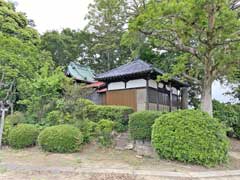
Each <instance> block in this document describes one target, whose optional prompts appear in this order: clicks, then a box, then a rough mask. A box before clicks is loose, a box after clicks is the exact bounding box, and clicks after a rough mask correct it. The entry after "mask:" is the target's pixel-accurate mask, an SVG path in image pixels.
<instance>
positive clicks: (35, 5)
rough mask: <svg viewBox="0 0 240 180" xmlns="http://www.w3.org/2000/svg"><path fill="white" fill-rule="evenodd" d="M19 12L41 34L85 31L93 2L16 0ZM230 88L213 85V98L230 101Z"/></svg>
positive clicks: (217, 84)
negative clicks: (30, 20) (226, 93)
mask: <svg viewBox="0 0 240 180" xmlns="http://www.w3.org/2000/svg"><path fill="white" fill-rule="evenodd" d="M14 2H16V3H17V10H18V11H23V12H25V13H26V14H27V16H28V18H30V19H33V20H34V21H35V24H36V28H37V29H38V31H39V32H40V33H43V32H45V31H47V30H53V29H54V30H61V29H63V28H66V27H69V28H72V29H83V28H84V27H85V25H86V24H87V22H86V21H85V20H84V17H85V15H86V13H87V10H88V5H89V3H91V2H93V0H15V1H14ZM228 90H229V87H226V86H223V85H221V84H220V83H219V82H215V83H214V84H213V98H214V99H217V100H219V101H222V102H228V101H230V99H231V97H229V96H226V95H224V93H225V92H227V91H228Z"/></svg>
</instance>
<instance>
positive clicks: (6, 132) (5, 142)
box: [2, 121, 13, 145]
mask: <svg viewBox="0 0 240 180" xmlns="http://www.w3.org/2000/svg"><path fill="white" fill-rule="evenodd" d="M12 128H13V126H12V124H11V123H10V122H9V121H5V123H4V129H3V135H2V144H3V145H8V136H9V133H10V131H11V129H12Z"/></svg>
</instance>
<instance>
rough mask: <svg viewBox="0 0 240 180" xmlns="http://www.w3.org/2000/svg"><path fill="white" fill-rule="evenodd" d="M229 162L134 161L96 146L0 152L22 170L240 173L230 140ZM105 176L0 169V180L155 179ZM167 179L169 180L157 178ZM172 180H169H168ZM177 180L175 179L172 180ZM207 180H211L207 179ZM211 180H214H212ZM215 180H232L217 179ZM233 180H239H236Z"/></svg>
mask: <svg viewBox="0 0 240 180" xmlns="http://www.w3.org/2000/svg"><path fill="white" fill-rule="evenodd" d="M230 151H231V152H230V162H229V163H228V164H227V165H225V166H219V167H215V168H206V167H202V166H196V165H187V164H184V163H179V162H174V161H167V160H162V159H153V158H147V157H143V158H138V157H136V154H135V152H133V151H118V150H114V149H106V148H100V147H99V146H97V145H96V144H89V145H85V146H84V147H83V148H82V150H81V151H80V152H79V153H73V154H56V153H47V152H43V151H41V150H40V149H39V148H38V147H34V148H27V149H24V150H13V149H11V148H8V147H4V148H3V149H2V150H1V151H0V164H8V165H9V166H11V165H17V166H24V167H27V168H29V167H42V168H51V167H59V168H61V167H63V168H68V167H71V168H73V169H74V168H76V169H77V168H89V169H99V168H109V169H120V170H124V169H125V170H155V171H169V172H207V171H216V170H236V169H239V170H240V141H239V140H235V139H231V150H230ZM108 176H110V175H109V174H106V175H104V174H102V175H89V174H88V175H87V174H79V173H67V172H60V173H59V172H57V173H48V172H46V173H42V172H36V171H35V170H34V171H31V169H30V170H29V171H26V172H22V171H6V169H4V168H3V167H1V166H0V180H55V179H56V180H68V179H69V180H75V179H76V180H105V179H106V180H107V179H109V180H111V179H113V180H115V179H116V180H128V179H129V180H142V179H144V180H148V179H149V178H150V180H155V179H159V178H156V177H134V176H130V175H126V177H124V176H119V177H118V176H117V175H111V177H108ZM160 179H166V180H167V179H169V178H160ZM171 179H173V178H171ZM176 179H179V178H176ZM208 179H209V180H211V178H208ZM213 179H214V178H213ZM217 179H220V180H221V179H234V178H233V177H231V178H227V177H225V178H217ZM237 179H240V177H238V178H237Z"/></svg>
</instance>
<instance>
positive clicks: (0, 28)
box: [0, 0, 40, 45]
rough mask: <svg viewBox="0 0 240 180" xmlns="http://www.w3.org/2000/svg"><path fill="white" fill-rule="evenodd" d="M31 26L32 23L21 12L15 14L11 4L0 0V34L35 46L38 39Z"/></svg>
mask: <svg viewBox="0 0 240 180" xmlns="http://www.w3.org/2000/svg"><path fill="white" fill-rule="evenodd" d="M32 26H34V22H33V21H32V20H28V19H27V17H26V14H24V13H23V12H17V11H16V8H15V6H14V4H13V3H12V2H8V1H5V0H0V32H2V33H4V34H6V35H10V36H12V37H15V38H18V39H20V40H21V41H25V42H30V43H32V44H35V45H36V44H39V42H40V38H39V34H38V32H37V31H36V30H35V29H33V28H32Z"/></svg>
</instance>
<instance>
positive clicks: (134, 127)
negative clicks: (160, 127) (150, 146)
mask: <svg viewBox="0 0 240 180" xmlns="http://www.w3.org/2000/svg"><path fill="white" fill-rule="evenodd" d="M161 114H162V112H159V111H141V112H135V113H133V114H131V115H130V116H129V133H130V136H131V138H132V139H134V140H150V139H151V133H152V125H153V123H154V121H155V119H156V118H158V117H159V116H160V115H161Z"/></svg>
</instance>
